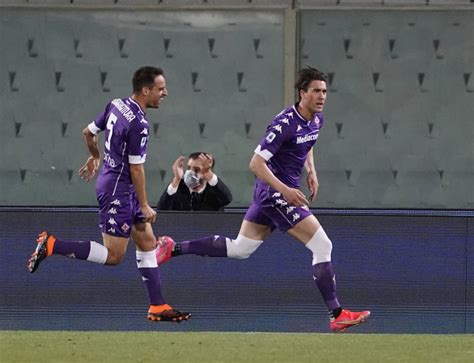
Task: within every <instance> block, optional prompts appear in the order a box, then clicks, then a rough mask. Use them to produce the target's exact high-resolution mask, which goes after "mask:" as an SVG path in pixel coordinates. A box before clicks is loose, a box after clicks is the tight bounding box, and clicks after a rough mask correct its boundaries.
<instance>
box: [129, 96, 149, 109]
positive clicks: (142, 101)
mask: <svg viewBox="0 0 474 363" xmlns="http://www.w3.org/2000/svg"><path fill="white" fill-rule="evenodd" d="M131 99H132V100H134V101H135V102H136V103H138V104H139V105H140V107H141V108H142V111H143V112H146V110H147V107H146V102H145V100H143V99H142V98H141V97H140V96H139V95H136V94H133V95H132V97H131Z"/></svg>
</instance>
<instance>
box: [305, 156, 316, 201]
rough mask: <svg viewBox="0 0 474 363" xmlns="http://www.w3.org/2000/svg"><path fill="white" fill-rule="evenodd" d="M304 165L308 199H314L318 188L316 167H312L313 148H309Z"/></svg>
mask: <svg viewBox="0 0 474 363" xmlns="http://www.w3.org/2000/svg"><path fill="white" fill-rule="evenodd" d="M304 166H305V168H306V171H307V173H308V176H307V177H306V182H307V183H308V188H309V190H310V191H311V196H310V200H311V201H313V200H315V199H316V194H317V193H318V188H319V182H318V176H317V174H316V168H315V167H314V155H313V148H311V150H310V151H309V152H308V155H307V156H306V161H305V162H304Z"/></svg>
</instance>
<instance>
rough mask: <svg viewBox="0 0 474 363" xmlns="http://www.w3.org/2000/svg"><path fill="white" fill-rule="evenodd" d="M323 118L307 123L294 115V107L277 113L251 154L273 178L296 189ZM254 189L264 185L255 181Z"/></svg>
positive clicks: (295, 111) (295, 113) (295, 112)
mask: <svg viewBox="0 0 474 363" xmlns="http://www.w3.org/2000/svg"><path fill="white" fill-rule="evenodd" d="M323 122H324V119H323V114H322V113H320V112H318V113H316V114H315V115H314V117H313V119H312V120H310V121H307V120H305V119H304V118H303V116H301V115H300V114H299V113H298V110H297V104H295V105H294V106H291V107H288V108H286V109H284V110H283V111H281V112H280V113H279V114H278V115H277V116H276V117H275V118H274V119H273V121H272V122H271V124H270V125H269V126H268V127H267V132H266V133H265V136H264V137H263V138H262V140H261V141H260V144H259V145H258V146H257V148H256V149H255V153H256V154H258V155H260V156H261V157H263V158H264V159H265V160H267V165H268V167H269V169H270V170H271V171H272V172H273V174H274V175H275V176H276V177H277V178H278V179H279V180H280V181H281V182H282V183H284V184H286V185H287V186H289V187H292V188H299V186H300V178H301V173H302V171H303V167H304V163H305V161H306V156H307V155H308V152H309V151H310V150H311V148H312V147H313V145H314V144H315V143H316V140H317V139H318V136H319V130H320V129H321V127H322V126H323ZM257 187H264V188H267V187H268V185H267V184H266V183H265V182H264V181H262V180H260V179H257Z"/></svg>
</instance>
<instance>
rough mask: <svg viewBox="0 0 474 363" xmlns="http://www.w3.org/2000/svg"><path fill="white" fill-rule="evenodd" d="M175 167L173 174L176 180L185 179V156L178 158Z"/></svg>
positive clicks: (173, 167)
mask: <svg viewBox="0 0 474 363" xmlns="http://www.w3.org/2000/svg"><path fill="white" fill-rule="evenodd" d="M172 169H173V174H174V177H175V179H176V180H178V181H179V180H181V179H183V175H184V156H182V155H181V156H180V157H179V158H177V159H176V161H175V162H174V163H173V166H172Z"/></svg>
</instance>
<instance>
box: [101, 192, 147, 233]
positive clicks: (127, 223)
mask: <svg viewBox="0 0 474 363" xmlns="http://www.w3.org/2000/svg"><path fill="white" fill-rule="evenodd" d="M97 201H98V202H99V227H100V229H101V230H102V233H105V234H109V235H111V236H116V237H125V238H129V237H130V233H131V232H132V226H133V225H134V224H136V223H140V222H143V220H144V215H143V213H142V212H141V209H140V204H139V203H138V199H137V196H136V195H135V192H134V191H132V192H130V193H120V194H117V193H116V194H115V195H112V194H111V193H107V192H101V191H97Z"/></svg>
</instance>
